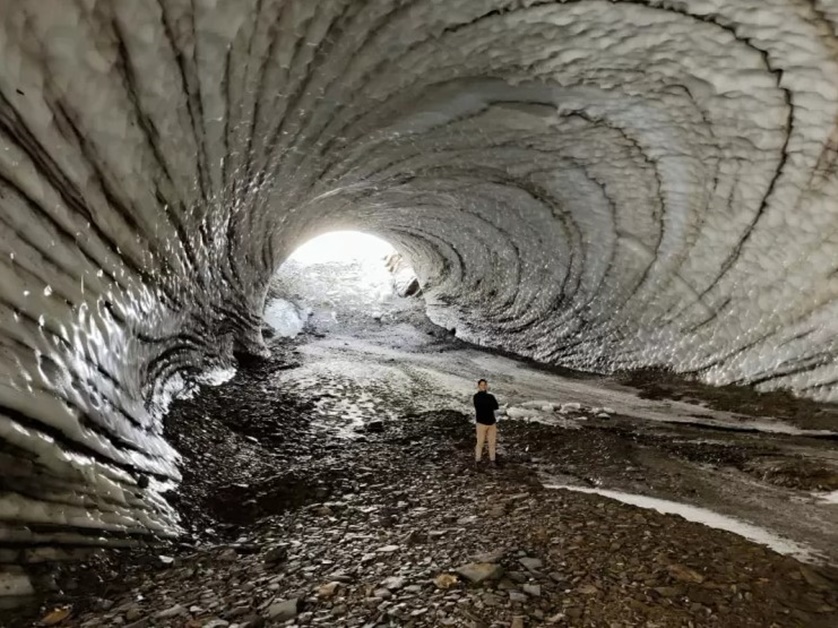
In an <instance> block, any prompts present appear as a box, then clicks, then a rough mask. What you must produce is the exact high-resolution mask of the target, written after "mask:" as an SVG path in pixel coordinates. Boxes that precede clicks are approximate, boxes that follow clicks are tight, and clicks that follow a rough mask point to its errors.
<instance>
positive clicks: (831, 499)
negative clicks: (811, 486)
mask: <svg viewBox="0 0 838 628" xmlns="http://www.w3.org/2000/svg"><path fill="white" fill-rule="evenodd" d="M815 497H817V498H818V499H819V500H820V501H822V502H825V503H827V504H838V491H832V492H831V493H815Z"/></svg>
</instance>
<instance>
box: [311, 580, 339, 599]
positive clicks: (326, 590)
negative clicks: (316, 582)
mask: <svg viewBox="0 0 838 628" xmlns="http://www.w3.org/2000/svg"><path fill="white" fill-rule="evenodd" d="M341 586H343V585H342V583H340V582H338V581H336V580H335V581H332V582H327V583H326V584H322V585H320V586H319V587H318V588H317V597H320V598H330V597H333V596H334V595H335V593H337V590H338V588H340V587H341Z"/></svg>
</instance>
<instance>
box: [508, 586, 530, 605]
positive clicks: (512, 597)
mask: <svg viewBox="0 0 838 628" xmlns="http://www.w3.org/2000/svg"><path fill="white" fill-rule="evenodd" d="M527 599H528V598H527V596H526V595H524V594H523V593H521V592H520V591H516V590H514V589H513V590H512V591H510V592H509V601H510V602H526V601H527Z"/></svg>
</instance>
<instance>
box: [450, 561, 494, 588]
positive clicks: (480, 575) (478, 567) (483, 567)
mask: <svg viewBox="0 0 838 628" xmlns="http://www.w3.org/2000/svg"><path fill="white" fill-rule="evenodd" d="M455 571H456V573H458V574H459V575H461V576H462V577H463V578H465V579H466V580H468V581H469V582H472V583H474V584H480V583H481V582H484V581H486V580H496V579H498V578H500V577H501V576H502V575H503V567H501V566H500V565H497V564H494V563H467V564H465V565H460V566H459V567H457V569H455Z"/></svg>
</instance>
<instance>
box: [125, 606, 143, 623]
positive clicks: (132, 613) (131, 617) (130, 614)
mask: <svg viewBox="0 0 838 628" xmlns="http://www.w3.org/2000/svg"><path fill="white" fill-rule="evenodd" d="M142 615H143V612H142V611H141V610H140V608H139V607H138V606H132V607H131V608H129V609H128V610H127V611H125V619H127V620H128V621H136V620H138V619H139V618H140V617H142Z"/></svg>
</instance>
